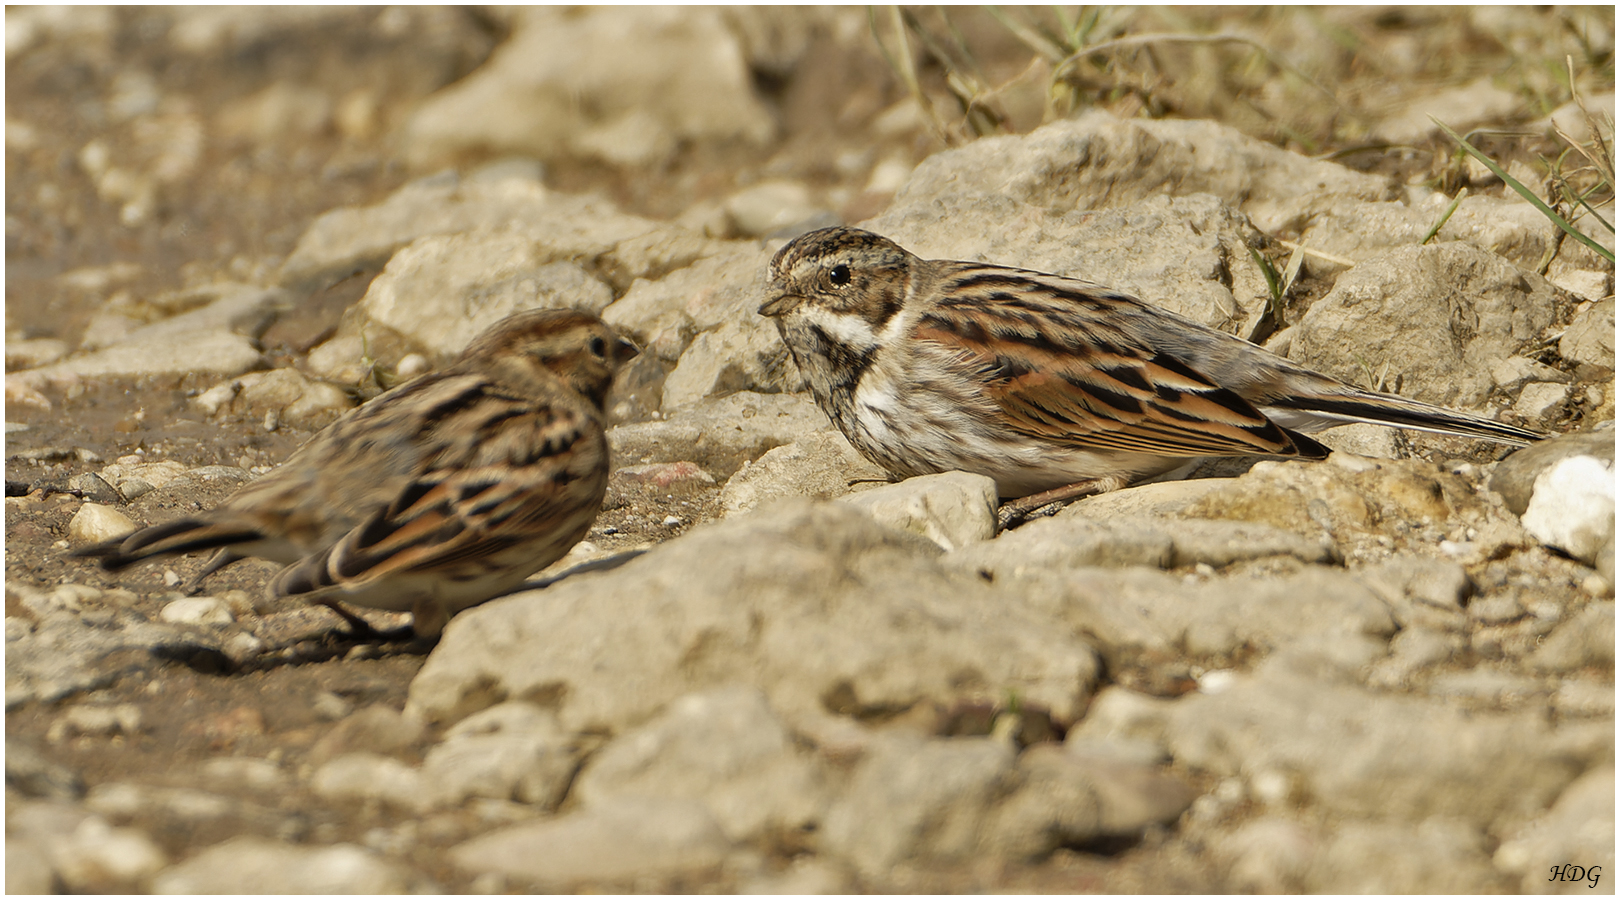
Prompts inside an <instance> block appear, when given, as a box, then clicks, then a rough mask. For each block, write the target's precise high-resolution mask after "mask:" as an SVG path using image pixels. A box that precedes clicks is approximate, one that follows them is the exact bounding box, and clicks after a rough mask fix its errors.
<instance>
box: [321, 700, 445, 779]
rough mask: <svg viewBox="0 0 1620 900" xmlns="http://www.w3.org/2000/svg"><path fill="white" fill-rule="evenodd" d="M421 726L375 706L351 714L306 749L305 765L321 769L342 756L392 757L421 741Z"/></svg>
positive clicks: (410, 719) (396, 711)
mask: <svg viewBox="0 0 1620 900" xmlns="http://www.w3.org/2000/svg"><path fill="white" fill-rule="evenodd" d="M422 728H423V726H422V722H421V720H420V719H418V718H416V717H415V716H409V715H403V714H401V713H400V711H399V710H397V709H394V708H393V707H390V706H384V705H382V704H377V705H374V706H368V707H366V708H365V709H362V710H359V711H357V712H355V713H354V714H353V715H350V716H349V717H348V718H345V719H344V720H343V721H341V722H339V723H337V725H335V726H333V728H332V730H331V731H328V732H327V733H326V734H324V735H322V736H321V739H320V740H318V741H316V742H315V746H314V747H313V748H311V749H310V752H309V761H310V762H311V763H313V764H314V765H317V766H318V765H321V764H322V763H324V762H326V761H327V760H329V759H332V758H334V757H336V756H339V755H341V754H344V753H353V752H357V751H364V752H369V753H383V754H396V753H399V752H400V751H403V750H404V749H405V748H407V747H410V746H411V745H413V744H415V743H416V742H417V741H418V740H420V739H421V737H422Z"/></svg>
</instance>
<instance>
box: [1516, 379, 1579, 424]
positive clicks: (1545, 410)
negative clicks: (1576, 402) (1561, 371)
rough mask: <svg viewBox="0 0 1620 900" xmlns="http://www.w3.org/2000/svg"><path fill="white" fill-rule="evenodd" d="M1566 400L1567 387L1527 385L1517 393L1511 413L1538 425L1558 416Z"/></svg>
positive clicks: (1540, 384)
mask: <svg viewBox="0 0 1620 900" xmlns="http://www.w3.org/2000/svg"><path fill="white" fill-rule="evenodd" d="M1568 399H1569V385H1565V384H1545V383H1540V382H1537V383H1535V384H1527V385H1525V386H1524V389H1523V390H1521V391H1520V392H1519V399H1518V401H1517V402H1515V403H1514V404H1513V411H1514V412H1515V413H1517V414H1518V416H1519V418H1521V419H1524V420H1525V421H1526V422H1529V423H1531V424H1540V423H1542V422H1546V421H1549V420H1550V419H1552V418H1553V417H1555V416H1556V415H1558V412H1559V410H1561V409H1562V408H1563V406H1564V402H1565V401H1566V400H1568Z"/></svg>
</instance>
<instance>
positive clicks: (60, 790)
mask: <svg viewBox="0 0 1620 900" xmlns="http://www.w3.org/2000/svg"><path fill="white" fill-rule="evenodd" d="M6 787H7V788H8V789H10V790H15V791H17V792H18V793H19V794H21V795H22V796H24V797H45V798H48V799H52V800H76V799H78V798H79V797H81V796H83V794H84V780H83V779H82V778H80V777H79V773H77V772H75V771H73V770H72V769H69V768H68V767H66V766H64V765H62V764H61V763H58V762H54V761H52V760H50V759H48V758H46V757H45V755H44V754H42V753H40V752H39V751H38V750H36V749H34V747H33V746H31V745H29V744H27V743H24V742H23V741H21V740H19V739H16V738H10V737H8V738H6Z"/></svg>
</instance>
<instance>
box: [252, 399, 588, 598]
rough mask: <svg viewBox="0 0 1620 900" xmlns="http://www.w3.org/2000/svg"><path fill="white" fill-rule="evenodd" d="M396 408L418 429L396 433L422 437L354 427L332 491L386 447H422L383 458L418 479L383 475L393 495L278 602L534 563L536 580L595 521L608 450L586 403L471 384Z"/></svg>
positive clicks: (305, 569)
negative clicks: (387, 581)
mask: <svg viewBox="0 0 1620 900" xmlns="http://www.w3.org/2000/svg"><path fill="white" fill-rule="evenodd" d="M391 406H392V407H393V409H395V410H400V411H401V412H402V414H408V415H410V416H412V417H416V418H420V419H421V421H419V422H409V423H399V424H401V425H412V426H418V427H416V428H415V429H414V430H412V429H411V428H408V427H399V428H395V427H386V425H387V424H388V423H384V422H379V423H377V424H376V425H375V426H373V427H370V428H367V427H363V426H362V425H361V423H358V422H351V423H346V424H347V425H349V426H350V427H349V428H348V429H347V431H348V432H350V433H348V434H346V435H344V437H345V438H347V439H348V440H349V441H351V443H350V444H348V447H349V449H350V450H351V451H353V453H352V454H351V456H350V458H349V459H346V460H345V459H339V460H337V461H336V464H337V465H338V466H339V468H338V469H337V470H335V471H334V472H333V477H332V479H331V480H332V481H333V482H334V484H353V483H355V481H356V480H357V479H355V478H353V477H343V474H342V471H341V466H342V465H343V464H345V463H347V464H350V465H361V464H367V463H368V462H370V463H374V462H375V461H376V460H377V459H378V447H377V444H376V440H379V439H389V438H393V439H400V438H404V437H411V438H414V439H413V440H412V441H411V442H410V444H411V445H410V447H409V448H408V449H406V450H401V451H400V452H397V453H389V454H384V455H385V456H388V457H390V458H410V459H413V460H415V461H416V463H417V465H416V467H415V469H414V471H413V472H412V473H411V474H410V477H409V478H405V479H399V478H396V477H395V476H396V475H397V474H398V473H395V472H384V473H381V474H383V476H384V478H385V480H386V481H387V482H388V483H389V490H387V491H385V492H379V491H372V492H370V493H369V496H370V497H371V498H372V500H373V503H374V505H373V506H372V508H370V509H367V510H363V511H361V510H357V512H360V513H361V514H360V515H358V516H357V517H356V524H354V526H353V527H352V528H349V529H348V530H347V531H346V532H344V533H342V534H340V535H336V536H335V537H334V539H333V540H331V541H330V542H328V543H327V544H326V546H324V548H323V549H321V550H319V551H317V552H315V553H312V554H310V555H309V556H307V557H305V558H304V559H302V560H300V561H299V562H297V563H295V564H294V565H292V566H289V567H288V568H287V569H285V570H283V571H282V572H281V573H280V574H279V575H277V577H276V580H275V583H274V586H273V589H274V590H275V592H276V593H278V594H281V595H296V594H307V593H313V592H317V591H321V590H325V589H327V588H333V587H341V588H344V589H348V590H353V589H356V588H358V587H360V586H362V585H365V584H370V583H374V582H376V581H378V580H380V579H383V578H387V577H389V576H392V575H402V574H411V575H432V576H442V577H444V578H448V579H450V580H452V581H473V580H477V579H481V578H483V577H485V576H489V575H496V574H498V573H500V572H503V571H509V570H511V569H512V568H513V567H514V566H519V565H523V564H525V563H526V562H531V561H536V560H538V561H537V562H534V565H533V568H531V569H530V570H529V571H527V572H524V573H522V574H523V575H528V574H530V573H531V572H533V571H534V570H536V569H539V568H540V567H541V566H544V565H545V564H547V563H549V562H551V561H552V560H553V559H555V558H557V557H560V556H561V555H562V554H563V553H564V552H566V551H567V549H568V547H569V546H571V545H572V544H573V543H574V542H575V541H577V540H578V538H579V537H580V536H582V534H583V532H584V530H585V529H586V528H588V527H589V525H590V522H591V521H592V520H593V519H594V518H595V516H596V513H597V511H598V509H599V508H600V505H601V497H602V493H603V492H604V491H605V489H606V484H607V474H606V471H605V469H606V467H605V466H604V465H603V460H605V458H606V453H607V444H606V438H605V437H604V436H603V434H602V426H601V422H600V421H599V419H598V418H597V417H596V416H595V415H594V414H592V413H591V412H590V410H589V408H588V404H587V403H586V401H584V400H583V399H582V398H575V397H571V396H569V395H568V394H567V393H566V392H565V389H564V388H563V387H562V386H561V385H559V388H558V391H556V392H555V393H554V395H553V396H549V397H546V398H535V397H520V396H516V395H513V394H511V393H508V392H505V391H502V390H501V389H500V388H498V387H497V386H495V385H494V384H492V383H491V382H489V381H487V380H486V379H483V378H481V377H479V376H473V375H466V376H459V377H456V378H453V379H447V380H446V381H444V382H441V383H439V384H437V385H434V386H432V389H431V391H430V392H426V393H424V396H423V397H422V398H421V402H418V403H411V404H402V403H394V404H391ZM367 432H370V433H371V434H370V435H369V436H370V437H372V438H373V441H372V443H371V446H370V449H369V450H367V451H366V452H364V453H362V452H360V450H361V444H360V443H358V442H354V441H356V439H358V441H360V442H363V441H364V440H365V439H366V438H367V437H368V434H367ZM390 449H394V448H390ZM358 480H359V481H360V482H361V483H364V479H358ZM345 499H347V500H348V501H350V504H351V506H352V505H353V503H352V501H353V499H354V498H345ZM376 501H381V502H376ZM548 556H549V558H546V557H548Z"/></svg>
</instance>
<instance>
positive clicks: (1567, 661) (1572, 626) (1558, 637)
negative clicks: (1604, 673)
mask: <svg viewBox="0 0 1620 900" xmlns="http://www.w3.org/2000/svg"><path fill="white" fill-rule="evenodd" d="M1529 664H1530V666H1531V668H1533V669H1536V670H1538V671H1542V672H1573V671H1575V670H1577V669H1584V668H1587V667H1588V666H1613V665H1614V601H1613V600H1606V601H1600V602H1597V603H1593V604H1591V605H1589V606H1587V607H1586V608H1585V609H1583V610H1581V611H1580V612H1579V613H1576V614H1575V615H1574V616H1573V617H1572V618H1570V619H1569V620H1568V621H1566V622H1564V623H1563V624H1561V625H1559V626H1558V627H1557V628H1556V629H1554V630H1553V632H1552V633H1551V634H1549V635H1547V637H1546V638H1545V639H1544V640H1543V641H1542V643H1541V646H1539V647H1537V648H1536V651H1535V652H1534V653H1532V654H1531V655H1530V659H1529Z"/></svg>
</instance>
